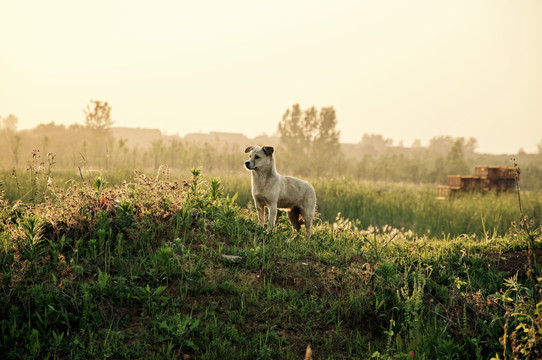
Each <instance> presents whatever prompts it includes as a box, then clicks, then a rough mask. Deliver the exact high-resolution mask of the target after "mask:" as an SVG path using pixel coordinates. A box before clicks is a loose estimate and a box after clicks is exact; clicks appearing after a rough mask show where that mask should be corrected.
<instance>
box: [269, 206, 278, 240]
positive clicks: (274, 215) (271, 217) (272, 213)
mask: <svg viewBox="0 0 542 360" xmlns="http://www.w3.org/2000/svg"><path fill="white" fill-rule="evenodd" d="M276 218H277V205H272V206H269V218H268V219H267V220H268V224H267V226H268V228H267V232H268V233H270V232H271V231H272V230H273V227H274V226H275V219H276Z"/></svg>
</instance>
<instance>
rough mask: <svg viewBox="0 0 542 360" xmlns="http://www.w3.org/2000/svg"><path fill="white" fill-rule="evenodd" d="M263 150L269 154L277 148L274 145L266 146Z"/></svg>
mask: <svg viewBox="0 0 542 360" xmlns="http://www.w3.org/2000/svg"><path fill="white" fill-rule="evenodd" d="M262 150H263V152H264V153H265V155H267V156H269V155H271V154H272V153H273V151H275V149H273V147H272V146H264V147H263V148H262Z"/></svg>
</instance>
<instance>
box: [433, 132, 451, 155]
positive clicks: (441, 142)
mask: <svg viewBox="0 0 542 360" xmlns="http://www.w3.org/2000/svg"><path fill="white" fill-rule="evenodd" d="M454 142H455V139H454V138H453V137H451V136H435V137H433V138H431V139H430V140H429V152H430V153H432V154H435V155H440V156H442V155H445V154H447V153H448V152H449V151H450V149H451V148H452V146H453V145H454Z"/></svg>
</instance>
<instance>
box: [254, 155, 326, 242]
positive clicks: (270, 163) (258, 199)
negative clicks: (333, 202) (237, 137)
mask: <svg viewBox="0 0 542 360" xmlns="http://www.w3.org/2000/svg"><path fill="white" fill-rule="evenodd" d="M273 152H274V149H273V148H272V147H271V146H264V147H259V146H249V147H247V148H246V150H245V153H250V155H249V156H250V159H249V160H248V161H246V162H245V167H246V168H247V169H248V170H251V171H252V174H251V175H252V197H253V198H254V203H255V204H256V208H257V209H258V219H259V220H260V226H264V224H265V207H266V206H267V207H268V208H269V215H268V221H269V225H268V232H270V231H271V230H272V229H273V226H274V225H275V218H276V217H277V209H281V210H286V211H288V217H289V218H290V222H291V223H292V226H293V227H294V229H295V230H296V231H297V232H299V230H300V229H301V225H302V224H305V229H306V231H307V239H308V238H310V236H311V226H312V220H313V218H314V211H315V208H316V194H315V193H314V189H313V187H312V185H311V184H309V183H308V182H306V181H303V180H300V179H297V178H295V177H291V176H282V175H280V174H279V173H278V172H277V170H276V169H275V159H273Z"/></svg>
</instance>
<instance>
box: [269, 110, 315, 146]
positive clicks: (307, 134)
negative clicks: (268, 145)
mask: <svg viewBox="0 0 542 360" xmlns="http://www.w3.org/2000/svg"><path fill="white" fill-rule="evenodd" d="M316 116H317V110H316V108H315V107H311V108H310V109H308V110H305V111H304V112H303V111H301V108H300V107H299V104H295V105H293V106H292V110H290V109H287V110H286V112H285V113H284V115H283V116H282V121H281V122H279V127H278V130H279V135H280V145H281V147H284V148H285V149H286V150H287V151H288V153H290V154H292V153H293V154H296V156H307V155H308V153H309V151H310V145H311V144H312V141H313V138H314V134H315V132H316V126H317V123H316Z"/></svg>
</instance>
